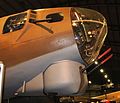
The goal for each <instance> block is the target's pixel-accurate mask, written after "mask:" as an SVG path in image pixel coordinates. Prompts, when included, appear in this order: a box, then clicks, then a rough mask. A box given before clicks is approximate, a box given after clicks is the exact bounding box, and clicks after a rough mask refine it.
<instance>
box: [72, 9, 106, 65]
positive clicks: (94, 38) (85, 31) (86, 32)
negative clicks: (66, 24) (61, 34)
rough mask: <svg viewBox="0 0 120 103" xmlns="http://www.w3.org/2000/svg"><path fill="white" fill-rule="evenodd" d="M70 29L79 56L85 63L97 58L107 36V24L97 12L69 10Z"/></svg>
mask: <svg viewBox="0 0 120 103" xmlns="http://www.w3.org/2000/svg"><path fill="white" fill-rule="evenodd" d="M71 19H72V27H73V32H74V36H75V41H76V43H77V45H78V49H79V52H80V55H81V56H82V58H83V60H84V61H85V62H86V63H88V64H89V63H91V62H93V61H94V60H95V59H96V57H97V56H98V54H99V52H100V49H101V47H102V45H103V42H104V40H105V37H106V35H107V23H106V20H105V18H104V16H103V15H101V14H100V13H99V12H97V11H94V10H90V9H84V8H72V9H71Z"/></svg>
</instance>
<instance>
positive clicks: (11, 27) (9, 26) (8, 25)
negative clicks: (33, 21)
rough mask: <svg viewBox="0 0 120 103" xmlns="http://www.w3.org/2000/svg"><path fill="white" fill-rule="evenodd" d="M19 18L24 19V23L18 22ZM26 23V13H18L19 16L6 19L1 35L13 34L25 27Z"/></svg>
mask: <svg viewBox="0 0 120 103" xmlns="http://www.w3.org/2000/svg"><path fill="white" fill-rule="evenodd" d="M18 17H19V18H18ZM20 18H24V19H25V20H24V19H23V20H24V21H21V22H20ZM10 20H11V21H10ZM21 20H22V19H21ZM26 21H27V13H26V12H23V13H19V14H16V15H13V16H10V17H8V18H7V19H6V21H5V24H4V26H3V30H2V34H7V33H10V32H14V31H17V30H20V29H22V28H23V27H24V26H25V23H26ZM15 23H16V24H15ZM18 23H19V24H18Z"/></svg>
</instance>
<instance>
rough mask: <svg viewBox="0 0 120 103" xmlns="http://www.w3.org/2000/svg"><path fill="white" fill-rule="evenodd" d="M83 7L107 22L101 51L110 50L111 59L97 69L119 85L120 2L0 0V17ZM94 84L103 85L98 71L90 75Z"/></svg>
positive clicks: (93, 0)
mask: <svg viewBox="0 0 120 103" xmlns="http://www.w3.org/2000/svg"><path fill="white" fill-rule="evenodd" d="M68 6H69V7H70V6H72V7H73V6H75V7H84V8H90V9H94V10H97V11H99V12H100V13H102V14H103V15H104V16H105V18H106V19H107V22H108V29H109V32H108V35H107V38H106V40H105V44H104V46H103V48H102V51H105V50H106V49H108V48H109V47H111V48H112V54H113V57H112V59H110V60H109V61H107V62H106V63H105V64H103V65H102V66H100V67H99V69H100V68H103V69H104V70H105V72H106V73H107V74H108V76H109V78H110V79H111V80H112V82H113V83H114V84H119V83H120V79H119V76H120V15H119V14H120V0H4V1H3V0H0V17H3V16H6V15H10V14H13V13H18V12H21V11H25V10H27V9H40V8H51V7H52V8H53V7H68ZM90 80H91V81H92V82H93V83H94V84H105V80H104V77H103V75H102V74H100V72H99V70H96V71H94V72H93V73H92V74H91V75H90Z"/></svg>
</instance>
